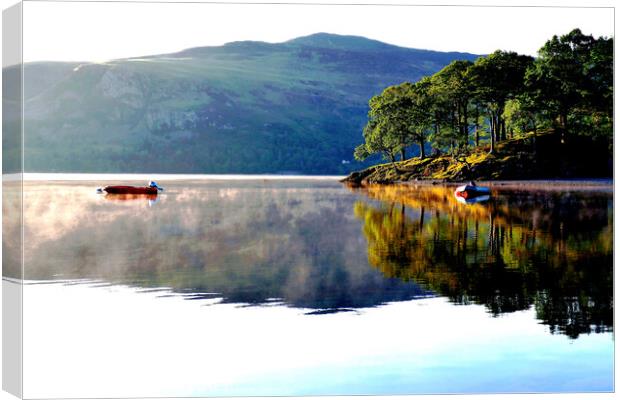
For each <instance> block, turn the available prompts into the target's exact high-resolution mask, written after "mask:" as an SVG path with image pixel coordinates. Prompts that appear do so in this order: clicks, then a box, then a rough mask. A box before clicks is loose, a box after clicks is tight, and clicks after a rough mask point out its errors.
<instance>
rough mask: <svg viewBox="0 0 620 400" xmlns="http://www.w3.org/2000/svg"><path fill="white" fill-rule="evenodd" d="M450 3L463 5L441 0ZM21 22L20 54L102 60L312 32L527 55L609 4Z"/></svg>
mask: <svg viewBox="0 0 620 400" xmlns="http://www.w3.org/2000/svg"><path fill="white" fill-rule="evenodd" d="M335 1H336V0H325V1H324V2H326V3H327V2H332V3H333V2H335ZM358 2H359V1H358ZM405 2H406V1H405ZM459 2H461V3H463V2H462V1H460V0H453V1H451V3H452V4H458V3H459ZM427 3H430V2H427ZM487 3H489V2H488V1H487ZM521 3H522V2H521ZM477 4H485V0H481V1H480V2H478V3H477ZM511 4H519V2H513V3H511ZM545 4H554V3H545ZM556 4H559V3H558V2H556ZM561 4H564V5H566V4H568V5H570V4H571V1H570V0H565V1H563V2H562V3H561ZM572 4H575V2H572ZM582 4H583V3H582ZM590 4H592V5H600V4H602V5H605V3H604V2H602V3H601V2H600V1H599V2H598V3H590ZM607 5H608V4H607ZM23 21H24V53H23V55H24V61H25V62H29V61H95V62H102V61H106V60H111V59H117V58H124V57H137V56H143V55H152V54H163V53H172V52H176V51H179V50H182V49H186V48H191V47H199V46H210V45H222V44H224V43H227V42H231V41H237V40H260V41H266V42H272V43H273V42H283V41H286V40H289V39H292V38H295V37H299V36H305V35H309V34H312V33H316V32H329V33H337V34H347V35H359V36H365V37H368V38H371V39H376V40H380V41H383V42H386V43H390V44H395V45H399V46H404V47H411V48H419V49H430V50H438V51H462V52H470V53H475V54H488V53H491V52H493V51H495V50H497V49H502V50H512V51H517V52H519V53H521V54H529V55H536V52H537V50H538V49H539V48H540V47H541V46H542V45H543V44H544V42H545V41H546V40H548V39H549V38H551V37H552V36H553V35H554V34H564V33H567V32H569V31H570V30H572V29H573V28H576V27H578V28H580V29H581V30H582V31H583V32H584V33H587V34H593V35H595V36H613V32H614V12H613V9H612V8H609V7H607V8H571V7H471V6H451V7H446V6H414V5H412V4H411V2H409V5H399V6H395V5H391V6H390V5H385V4H384V5H346V6H345V5H334V4H324V5H301V4H271V5H267V4H213V3H211V4H208V3H178V2H171V3H161V2H159V3H145V2H139V1H138V2H130V3H125V2H95V1H86V2H62V1H61V2H45V1H25V2H24V16H23Z"/></svg>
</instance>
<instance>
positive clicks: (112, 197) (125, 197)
mask: <svg viewBox="0 0 620 400" xmlns="http://www.w3.org/2000/svg"><path fill="white" fill-rule="evenodd" d="M103 198H104V199H106V200H107V201H135V202H140V201H146V203H147V204H148V205H149V207H152V206H153V205H155V203H157V199H158V197H157V194H116V193H106V194H105V195H103Z"/></svg>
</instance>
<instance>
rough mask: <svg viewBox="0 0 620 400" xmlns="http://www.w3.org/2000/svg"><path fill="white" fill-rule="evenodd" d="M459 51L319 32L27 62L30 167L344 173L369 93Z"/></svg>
mask: <svg viewBox="0 0 620 400" xmlns="http://www.w3.org/2000/svg"><path fill="white" fill-rule="evenodd" d="M475 58H476V56H475V55H472V54H465V53H441V52H433V51H426V50H416V49H408V48H402V47H396V46H392V45H389V44H385V43H381V42H377V41H374V40H369V39H366V38H362V37H354V36H339V35H332V34H324V33H321V34H315V35H311V36H307V37H302V38H297V39H293V40H291V41H288V42H284V43H278V44H270V43H264V42H251V41H247V42H233V43H229V44H226V45H224V46H220V47H202V48H193V49H187V50H184V51H181V52H178V53H175V54H166V55H157V56H148V57H141V58H130V59H122V60H114V61H110V62H106V63H48V62H37V63H29V64H26V65H25V69H24V81H25V87H24V93H25V168H26V171H28V172H176V173H306V174H342V173H347V172H350V171H351V170H354V169H359V168H360V167H362V166H364V165H368V164H369V163H372V162H373V161H376V160H368V161H367V162H366V164H362V163H360V162H356V161H354V160H352V154H351V149H352V148H354V147H355V146H356V145H357V144H358V143H359V142H360V139H361V134H362V128H363V126H364V124H365V122H366V119H367V112H368V99H369V98H370V97H372V96H373V95H376V94H378V93H380V92H381V91H382V90H383V88H385V87H386V86H389V85H393V84H397V83H401V82H404V81H416V80H418V79H420V78H421V77H422V76H424V75H429V74H432V73H434V72H436V71H438V70H440V69H441V68H443V67H444V66H445V65H447V64H448V63H450V62H451V61H452V60H455V59H468V60H473V59H475Z"/></svg>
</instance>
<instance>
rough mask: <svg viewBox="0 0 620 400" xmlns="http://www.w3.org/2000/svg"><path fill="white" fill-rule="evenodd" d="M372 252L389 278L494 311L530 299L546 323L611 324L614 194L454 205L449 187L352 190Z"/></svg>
mask: <svg viewBox="0 0 620 400" xmlns="http://www.w3.org/2000/svg"><path fill="white" fill-rule="evenodd" d="M354 190H356V191H359V192H362V193H365V194H366V195H367V196H369V197H370V198H372V199H376V200H380V203H379V205H370V204H369V203H368V202H365V201H358V202H357V203H356V204H355V206H354V211H355V215H356V217H357V218H359V219H360V220H362V221H363V225H364V227H363V232H364V235H365V237H366V238H367V240H368V259H369V262H370V264H371V265H372V266H374V267H376V268H378V269H379V270H380V271H381V272H382V273H383V274H384V275H385V276H386V277H395V278H399V279H401V280H404V281H414V282H417V283H420V284H423V285H425V286H426V287H428V288H430V289H431V290H433V291H435V292H437V293H439V294H442V295H445V296H448V297H449V298H450V299H451V300H452V301H453V302H455V303H457V304H470V303H477V304H483V305H485V306H486V307H487V308H488V310H489V311H490V312H491V313H492V314H493V315H499V314H501V313H506V312H512V311H517V310H524V309H528V308H529V307H530V306H531V305H532V304H533V305H534V307H535V310H536V315H537V318H538V319H540V320H541V321H542V322H543V323H544V324H546V325H548V326H549V327H550V329H551V331H552V332H561V333H563V334H566V335H568V336H570V337H572V338H576V337H578V336H579V335H580V334H582V333H590V332H603V331H611V330H612V324H613V321H612V319H613V303H612V300H613V276H612V271H613V260H612V241H613V240H612V233H613V230H612V229H613V225H612V220H613V205H612V195H611V193H600V192H578V191H571V192H566V191H542V190H539V191H533V190H527V191H522V190H521V191H519V190H510V191H509V190H504V191H497V190H496V191H494V193H493V197H492V198H491V200H490V201H489V202H487V203H483V204H472V205H464V204H459V203H458V202H457V201H456V200H455V199H454V196H453V194H452V189H450V188H446V187H436V186H417V187H416V186H406V185H391V186H368V187H364V188H357V189H354Z"/></svg>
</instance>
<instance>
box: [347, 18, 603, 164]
mask: <svg viewBox="0 0 620 400" xmlns="http://www.w3.org/2000/svg"><path fill="white" fill-rule="evenodd" d="M369 106H370V110H369V112H368V122H367V124H366V126H365V127H364V130H363V136H364V143H363V144H361V145H359V146H358V147H357V148H356V149H355V152H354V155H355V158H356V159H358V160H364V159H366V158H368V157H369V156H370V155H372V154H381V155H383V156H384V158H385V159H386V160H389V161H391V162H392V163H394V162H396V160H397V157H398V156H399V155H400V159H401V160H406V159H407V150H408V149H410V148H411V147H412V146H416V145H417V146H418V147H419V155H420V158H421V159H423V158H425V157H426V156H427V152H428V150H429V149H430V150H431V152H432V155H439V154H442V153H443V154H451V155H457V154H462V153H465V152H467V151H470V150H472V148H473V147H474V146H475V148H478V147H479V146H485V148H487V147H488V150H489V152H490V153H494V152H495V151H496V148H497V145H498V143H500V142H502V141H505V140H506V139H507V138H514V137H519V136H523V135H525V134H527V133H530V134H531V133H532V132H533V133H534V134H533V136H532V140H533V141H535V140H536V139H535V138H536V133H537V132H540V131H542V130H548V131H553V132H555V133H557V134H558V135H560V137H561V141H562V142H563V141H564V139H565V138H567V137H571V136H574V135H585V136H590V137H594V138H597V139H606V140H608V141H609V145H611V138H612V136H613V38H607V37H599V38H595V37H593V36H591V35H585V34H583V33H582V32H581V31H580V30H579V29H574V30H573V31H571V32H570V33H568V34H566V35H563V36H559V37H558V36H553V37H552V38H551V39H550V40H548V41H547V42H546V43H545V44H544V46H543V47H541V48H540V50H539V51H538V57H537V58H534V57H531V56H527V55H520V54H517V53H515V52H512V51H503V50H497V51H495V52H494V53H492V54H490V55H487V56H482V57H480V58H478V59H477V60H475V61H474V62H472V61H463V60H456V61H453V62H452V63H450V64H449V65H447V66H446V67H445V68H443V69H442V70H440V71H439V72H437V73H436V74H434V75H432V76H427V77H424V78H422V79H421V80H419V81H417V82H415V83H411V82H404V83H401V84H399V85H394V86H390V87H388V88H386V89H385V90H384V91H383V92H382V93H381V94H379V95H377V96H375V97H373V98H371V99H370V101H369ZM534 144H535V142H534Z"/></svg>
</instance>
